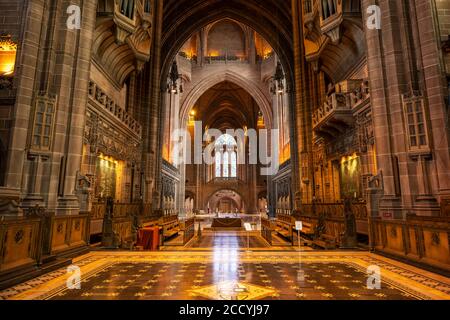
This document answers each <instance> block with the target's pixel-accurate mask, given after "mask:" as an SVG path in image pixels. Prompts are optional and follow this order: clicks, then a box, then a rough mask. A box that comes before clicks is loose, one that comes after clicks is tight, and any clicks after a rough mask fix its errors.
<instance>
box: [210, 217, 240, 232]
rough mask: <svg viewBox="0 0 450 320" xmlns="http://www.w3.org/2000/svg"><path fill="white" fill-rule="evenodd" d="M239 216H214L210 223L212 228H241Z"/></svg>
mask: <svg viewBox="0 0 450 320" xmlns="http://www.w3.org/2000/svg"><path fill="white" fill-rule="evenodd" d="M242 225H243V224H242V219H241V218H214V219H213V221H212V224H211V228H212V229H221V230H224V229H225V230H230V231H231V230H242Z"/></svg>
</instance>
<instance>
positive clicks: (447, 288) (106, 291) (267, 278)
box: [0, 236, 450, 300]
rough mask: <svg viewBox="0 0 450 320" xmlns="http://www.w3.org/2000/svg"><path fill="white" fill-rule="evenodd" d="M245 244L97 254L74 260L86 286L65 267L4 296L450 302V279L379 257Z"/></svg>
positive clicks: (62, 298) (231, 243)
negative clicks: (377, 275) (373, 270)
mask: <svg viewBox="0 0 450 320" xmlns="http://www.w3.org/2000/svg"><path fill="white" fill-rule="evenodd" d="M227 241H231V242H230V243H227ZM233 241H236V242H233ZM241 242H242V239H239V236H237V238H236V239H235V240H223V239H222V240H219V242H218V243H216V245H217V246H216V247H215V248H213V250H211V251H192V249H189V248H187V249H186V250H185V251H172V252H171V251H164V252H105V251H98V252H91V253H90V254H88V255H86V256H83V257H80V258H78V259H76V260H75V261H74V265H76V266H78V267H79V268H80V271H81V283H80V285H81V289H79V290H70V289H68V288H67V284H66V283H67V279H68V278H69V276H70V274H68V273H67V270H66V269H61V270H57V271H55V272H52V273H49V274H47V275H44V276H41V277H39V278H36V279H33V280H31V281H28V282H26V283H23V284H21V285H18V286H16V287H13V288H10V289H8V290H5V291H1V292H0V299H27V300H28V299H37V300H43V299H50V300H75V299H76V300H111V299H112V300H119V299H120V300H148V299H151V300H159V299H171V300H172V299H175V300H178V299H187V300H204V299H220V300H229V299H241V300H244V299H251V300H259V299H262V300H265V299H284V300H298V299H301V300H404V299H450V279H449V278H446V277H443V276H439V275H436V274H433V273H430V272H427V271H424V270H421V269H417V268H415V267H412V266H409V265H406V264H403V263H400V262H396V261H393V260H390V259H387V258H384V257H380V256H377V255H374V254H370V253H365V252H337V251H336V252H319V251H307V252H301V253H298V252H293V251H284V252H283V251H253V252H248V251H245V250H239V244H240V243H241ZM235 244H236V245H235ZM370 266H378V267H379V268H380V271H381V281H382V285H381V289H380V290H376V289H375V290H370V289H368V288H367V279H368V274H367V269H368V267H370Z"/></svg>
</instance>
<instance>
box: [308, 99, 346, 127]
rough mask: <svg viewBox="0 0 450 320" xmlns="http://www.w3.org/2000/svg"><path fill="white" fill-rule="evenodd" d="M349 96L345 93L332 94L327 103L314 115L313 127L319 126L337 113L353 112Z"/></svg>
mask: <svg viewBox="0 0 450 320" xmlns="http://www.w3.org/2000/svg"><path fill="white" fill-rule="evenodd" d="M347 102H348V99H347V95H345V94H343V93H333V94H331V95H330V96H329V97H328V99H327V101H325V103H324V104H323V105H322V106H321V107H320V108H318V109H317V110H316V111H314V113H313V126H314V127H316V126H318V125H319V124H320V123H321V122H322V121H323V120H324V119H325V118H327V117H328V116H330V115H331V114H332V113H333V112H336V111H351V106H350V104H349V103H347Z"/></svg>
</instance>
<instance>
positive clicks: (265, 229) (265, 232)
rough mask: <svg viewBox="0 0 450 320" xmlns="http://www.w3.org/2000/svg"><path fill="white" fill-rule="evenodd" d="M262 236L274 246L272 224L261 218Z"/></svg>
mask: <svg viewBox="0 0 450 320" xmlns="http://www.w3.org/2000/svg"><path fill="white" fill-rule="evenodd" d="M261 236H262V237H263V238H264V240H266V241H267V243H269V244H270V245H272V224H271V222H270V220H268V219H264V218H261Z"/></svg>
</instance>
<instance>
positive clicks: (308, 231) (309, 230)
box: [301, 221, 315, 238]
mask: <svg viewBox="0 0 450 320" xmlns="http://www.w3.org/2000/svg"><path fill="white" fill-rule="evenodd" d="M302 224H303V229H302V231H301V234H302V235H304V236H307V237H308V238H310V237H313V236H314V234H315V231H314V225H313V224H312V223H311V222H305V221H303V222H302Z"/></svg>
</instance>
